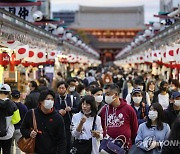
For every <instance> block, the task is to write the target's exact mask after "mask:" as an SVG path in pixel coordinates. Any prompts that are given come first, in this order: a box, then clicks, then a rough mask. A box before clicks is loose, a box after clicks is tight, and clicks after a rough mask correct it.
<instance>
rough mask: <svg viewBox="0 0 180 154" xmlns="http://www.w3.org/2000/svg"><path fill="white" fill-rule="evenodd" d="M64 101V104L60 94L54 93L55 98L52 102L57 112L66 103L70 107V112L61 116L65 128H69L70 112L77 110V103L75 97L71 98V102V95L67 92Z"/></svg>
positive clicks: (63, 107)
mask: <svg viewBox="0 0 180 154" xmlns="http://www.w3.org/2000/svg"><path fill="white" fill-rule="evenodd" d="M65 103H66V104H64V103H62V100H61V97H60V95H58V94H57V95H56V100H55V103H54V107H55V109H56V110H58V112H59V110H61V109H65V108H66V105H67V106H70V107H71V108H72V109H71V111H70V112H67V113H66V114H65V115H64V116H63V119H64V123H65V128H66V129H70V125H71V119H72V114H73V113H77V112H78V104H77V102H76V100H75V98H73V103H72V102H71V96H70V95H69V94H67V95H66V96H65Z"/></svg>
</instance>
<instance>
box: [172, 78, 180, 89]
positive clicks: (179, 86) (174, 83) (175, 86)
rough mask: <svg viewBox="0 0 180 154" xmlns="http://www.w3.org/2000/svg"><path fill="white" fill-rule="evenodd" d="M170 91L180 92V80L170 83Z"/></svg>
mask: <svg viewBox="0 0 180 154" xmlns="http://www.w3.org/2000/svg"><path fill="white" fill-rule="evenodd" d="M169 90H170V91H171V92H175V91H179V90H180V83H179V80H177V79H172V81H171V82H170V88H169Z"/></svg>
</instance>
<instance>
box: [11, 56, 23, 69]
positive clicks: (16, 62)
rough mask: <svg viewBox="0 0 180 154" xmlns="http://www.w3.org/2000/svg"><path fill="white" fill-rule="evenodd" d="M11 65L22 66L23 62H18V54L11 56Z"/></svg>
mask: <svg viewBox="0 0 180 154" xmlns="http://www.w3.org/2000/svg"><path fill="white" fill-rule="evenodd" d="M11 64H12V65H15V66H17V65H19V64H21V60H16V54H15V53H13V54H12V55H11Z"/></svg>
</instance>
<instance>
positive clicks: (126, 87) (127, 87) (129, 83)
mask: <svg viewBox="0 0 180 154" xmlns="http://www.w3.org/2000/svg"><path fill="white" fill-rule="evenodd" d="M132 90H133V80H131V79H128V80H126V81H125V82H124V83H123V87H122V97H123V99H126V96H127V95H128V94H129V93H131V92H132Z"/></svg>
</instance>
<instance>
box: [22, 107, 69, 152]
mask: <svg viewBox="0 0 180 154" xmlns="http://www.w3.org/2000/svg"><path fill="white" fill-rule="evenodd" d="M34 111H35V116H36V122H37V129H38V133H37V136H36V143H35V153H38V154H65V149H66V137H65V127H64V122H63V118H62V116H61V115H60V114H59V113H57V112H56V111H55V110H53V111H52V112H51V113H49V114H44V113H43V112H42V111H41V109H40V108H37V109H35V110H34ZM32 128H33V120H32V110H29V111H28V112H27V114H26V116H25V118H24V121H23V122H22V125H21V129H20V130H21V133H22V136H23V137H26V138H29V137H30V133H31V129H32Z"/></svg>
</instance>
